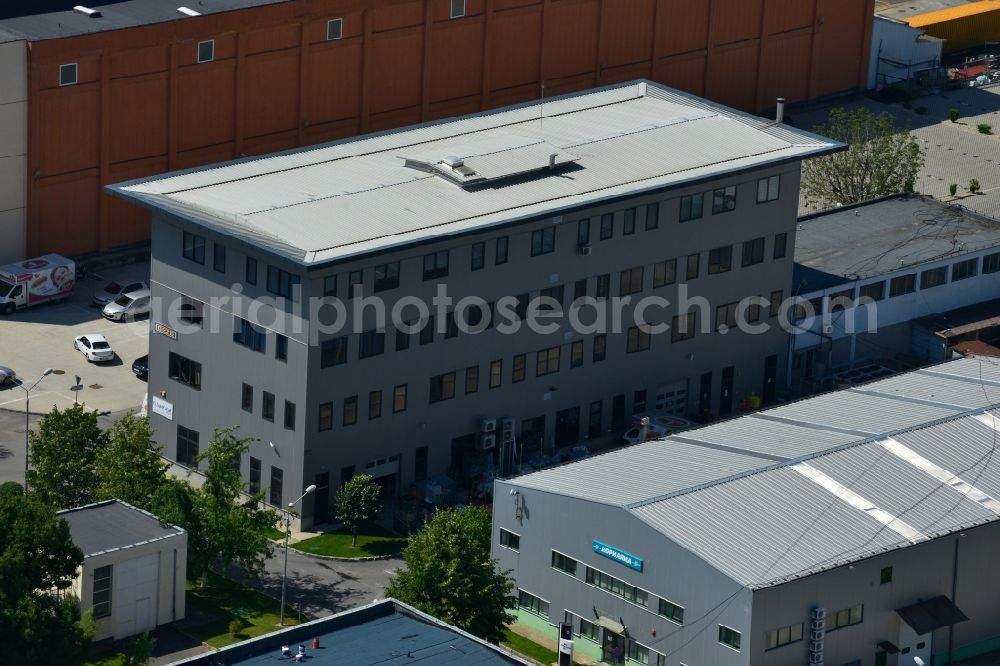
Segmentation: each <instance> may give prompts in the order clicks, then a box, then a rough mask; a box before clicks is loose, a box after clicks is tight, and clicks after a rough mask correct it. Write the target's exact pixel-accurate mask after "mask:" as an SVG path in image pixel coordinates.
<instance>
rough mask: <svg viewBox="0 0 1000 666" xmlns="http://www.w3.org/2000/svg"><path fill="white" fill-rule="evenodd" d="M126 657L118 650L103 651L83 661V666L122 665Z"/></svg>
mask: <svg viewBox="0 0 1000 666" xmlns="http://www.w3.org/2000/svg"><path fill="white" fill-rule="evenodd" d="M123 660H124V657H123V656H122V655H121V654H119V653H118V652H114V651H113V650H112V651H102V652H101V653H100V654H97V655H94V656H92V657H91V658H90V659H88V660H87V661H85V662H83V666H121V665H122V663H123Z"/></svg>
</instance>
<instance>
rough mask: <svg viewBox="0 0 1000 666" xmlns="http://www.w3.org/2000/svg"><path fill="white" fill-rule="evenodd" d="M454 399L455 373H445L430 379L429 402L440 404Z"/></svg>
mask: <svg viewBox="0 0 1000 666" xmlns="http://www.w3.org/2000/svg"><path fill="white" fill-rule="evenodd" d="M454 397H455V373H454V372H446V373H444V374H443V375H436V376H434V377H431V387H430V401H431V402H432V403H434V402H441V401H443V400H451V399H452V398H454Z"/></svg>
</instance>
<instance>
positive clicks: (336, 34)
mask: <svg viewBox="0 0 1000 666" xmlns="http://www.w3.org/2000/svg"><path fill="white" fill-rule="evenodd" d="M343 36H344V19H342V18H335V19H330V20H328V21H327V22H326V41H328V42H332V41H335V40H338V39H340V38H341V37H343Z"/></svg>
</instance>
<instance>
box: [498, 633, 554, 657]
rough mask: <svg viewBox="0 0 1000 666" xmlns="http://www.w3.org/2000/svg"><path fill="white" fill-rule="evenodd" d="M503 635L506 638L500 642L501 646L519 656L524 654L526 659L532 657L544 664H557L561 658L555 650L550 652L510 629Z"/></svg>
mask: <svg viewBox="0 0 1000 666" xmlns="http://www.w3.org/2000/svg"><path fill="white" fill-rule="evenodd" d="M503 635H504V638H503V640H502V641H500V644H501V645H503V646H504V647H508V648H510V649H511V650H513V651H514V652H517V653H518V654H523V655H524V656H525V657H530V658H531V659H534V660H535V661H540V662H541V663H543V664H552V663H555V662H556V661H557V660H558V658H559V655H557V654H556V653H555V651H554V650H550V649H548V648H547V647H544V646H542V645H539V644H538V643H536V642H534V641H532V640H528V639H527V638H525V637H524V636H521V635H520V634H515V633H514V632H513V631H511V630H510V629H507V630H506V631H504V632H503Z"/></svg>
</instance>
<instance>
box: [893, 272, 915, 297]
mask: <svg viewBox="0 0 1000 666" xmlns="http://www.w3.org/2000/svg"><path fill="white" fill-rule="evenodd" d="M916 289H917V274H916V273H910V274H909V275H900V276H899V277H894V278H892V279H891V280H889V298H892V297H893V296H902V295H903V294H910V293H912V292H914V291H916Z"/></svg>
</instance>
